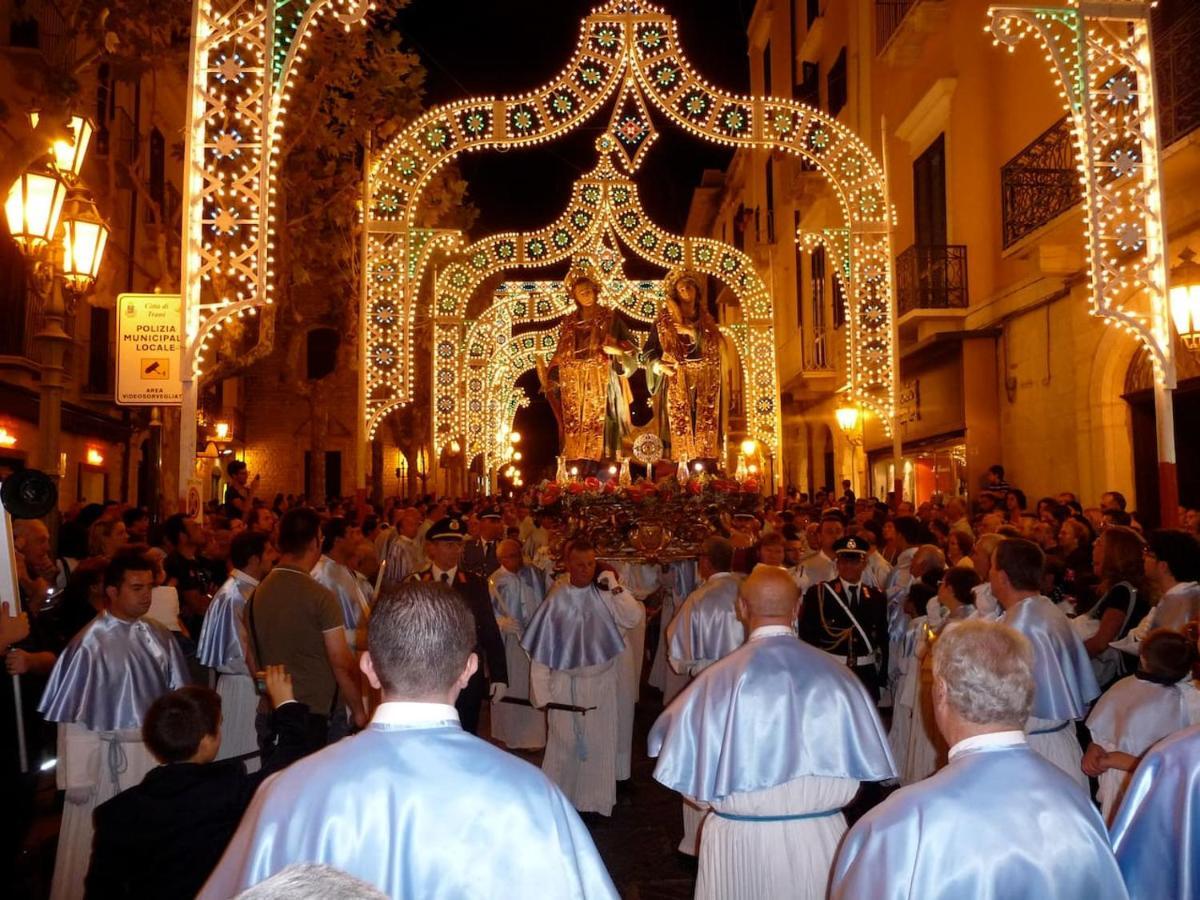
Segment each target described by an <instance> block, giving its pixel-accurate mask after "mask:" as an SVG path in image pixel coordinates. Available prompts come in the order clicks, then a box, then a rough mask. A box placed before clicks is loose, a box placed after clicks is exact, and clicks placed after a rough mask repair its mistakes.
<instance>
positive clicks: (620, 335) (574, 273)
mask: <svg viewBox="0 0 1200 900" xmlns="http://www.w3.org/2000/svg"><path fill="white" fill-rule="evenodd" d="M565 286H566V289H567V295H568V296H569V297H570V298H571V299H572V300H573V301H574V302H575V308H574V309H573V310H572V311H571V312H569V313H567V315H566V316H565V317H564V318H563V320H562V323H561V324H560V325H559V330H558V344H557V346H556V347H555V350H554V356H552V357H551V358H550V363H549V365H548V366H539V370H538V374H539V376H540V378H541V381H542V389H543V390H544V391H545V393H546V396H547V398H548V399H549V400H550V404H551V407H552V408H553V409H554V411H555V413H556V415H557V416H558V430H559V446H560V447H562V455H563V456H564V457H565V458H566V459H568V460H572V461H574V460H590V461H599V460H601V459H615V458H616V457H617V456H618V454H619V451H620V449H621V439H622V438H623V437H624V436H625V435H626V434H628V433H629V430H630V427H631V423H630V419H629V403H630V401H631V400H632V397H633V395H632V392H631V391H630V389H629V381H628V376H629V375H631V374H633V372H634V371H636V369H637V344H636V343H635V342H634V340H633V335H632V334H631V333H630V331H629V328H628V327H627V326H626V324H625V322H624V320H623V319H622V318H621V317H620V316H618V315H617V314H616V313H615V312H614V311H613V310H612V309H610V308H609V307H607V306H601V305H600V302H599V300H600V284H599V281H598V279H597V278H596V277H595V275H594V274H592V270H591V269H590V268H584V267H576V268H573V269H572V270H571V272H570V274H568V275H567V279H566V282H565Z"/></svg>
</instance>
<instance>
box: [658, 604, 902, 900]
mask: <svg viewBox="0 0 1200 900" xmlns="http://www.w3.org/2000/svg"><path fill="white" fill-rule="evenodd" d="M649 751H650V755H651V756H657V757H658V764H657V765H656V767H655V769H654V778H655V779H656V780H657V781H658V782H660V783H661V784H664V785H666V786H667V787H669V788H672V789H673V790H676V791H679V792H680V793H681V794H683V795H684V796H685V797H688V798H691V799H693V800H696V801H702V802H704V803H707V804H708V805H709V806H710V807H711V808H712V813H711V814H710V815H709V817H708V818H707V819H706V820H705V823H704V829H703V831H702V834H701V840H700V861H699V870H698V875H697V879H696V894H695V896H696V897H697V898H699V900H709V898H712V900H764V898H777V897H786V898H801V900H823V898H824V897H825V893H826V888H827V885H828V879H829V871H830V868H831V867H832V865H833V860H834V857H835V854H836V853H837V848H838V842H839V841H840V840H841V837H842V835H843V834H844V833H845V831H846V820H845V818H844V817H843V815H842V807H844V806H845V805H846V804H848V803H849V802H850V801H851V800H852V799H853V798H854V795H855V793H857V791H858V787H859V782H860V781H881V780H884V779H887V778H891V777H893V776H894V775H895V768H894V766H893V764H892V760H891V756H890V755H889V753H888V749H887V739H886V737H885V735H884V733H883V725H882V723H881V722H880V721H879V714H878V713H877V712H876V710H875V705H874V702H873V701H872V700H871V697H870V695H869V694H867V691H866V688H864V687H863V685H862V683H861V682H860V681H859V680H858V679H857V678H856V677H855V676H854V675H853V673H851V672H850V671H849V670H848V669H847V668H846V666H845V665H844V664H839V663H838V662H837V661H836V660H834V659H833V658H832V657H831V656H829V655H828V654H825V653H822V652H821V651H820V650H817V649H816V648H814V647H810V646H808V645H807V644H804V643H802V642H801V641H800V640H799V639H798V638H797V637H796V635H795V632H794V631H793V630H792V629H790V628H788V627H786V626H784V627H780V626H766V627H762V628H757V629H755V630H754V632H753V633H751V635H750V637H749V640H747V642H746V643H745V644H744V645H743V646H742V647H740V648H738V649H737V650H735V651H734V652H733V653H731V654H729V655H728V656H726V657H725V658H724V659H722V660H720V661H719V662H717V663H716V664H714V665H712V666H709V667H708V668H707V669H705V670H704V672H702V673H701V674H700V675H699V676H698V677H697V678H696V680H695V681H693V682H692V683H691V684H690V685H688V686H687V688H685V689H684V691H683V693H682V694H680V695H679V696H678V697H677V698H676V699H675V702H674V703H672V704H671V705H670V706H669V707H668V708H667V709H666V710H665V711H664V712H663V714H662V715H661V716H660V717H659V719H658V721H657V722H655V723H654V727H653V728H652V729H651V730H650V736H649Z"/></svg>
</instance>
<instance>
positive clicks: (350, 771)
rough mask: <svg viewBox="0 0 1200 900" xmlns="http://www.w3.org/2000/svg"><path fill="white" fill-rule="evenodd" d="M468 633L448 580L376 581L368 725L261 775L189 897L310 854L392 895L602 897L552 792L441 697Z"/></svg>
mask: <svg viewBox="0 0 1200 900" xmlns="http://www.w3.org/2000/svg"><path fill="white" fill-rule="evenodd" d="M488 614H489V615H490V614H491V613H490V610H489V611H488ZM476 643H477V636H476V631H475V622H474V618H473V616H472V614H471V611H470V610H469V609H468V608H467V606H466V603H465V602H464V601H463V600H462V599H461V598H460V597H459V595H458V594H457V593H456V592H455V591H453V590H452V589H451V588H449V587H446V586H443V585H441V584H439V583H437V582H431V581H408V582H405V583H404V584H403V585H399V586H393V587H391V588H389V590H387V591H386V592H385V593H384V595H383V596H382V597H381V598H380V599H379V600H378V602H377V603H376V604H375V608H374V610H373V611H372V615H371V619H370V621H369V622H368V624H367V652H366V653H365V654H363V656H362V660H361V668H362V671H363V674H364V675H366V677H367V680H368V681H369V682H370V683H371V686H372V687H373V688H375V689H377V690H380V691H381V692H382V695H383V703H382V704H381V705H380V706H379V708H378V709H377V710H376V711H375V715H374V716H373V717H372V719H371V723H370V725H369V726H368V727H367V728H366V730H364V731H363V732H361V733H360V734H357V735H355V736H353V737H350V738H346V739H344V740H342V741H339V742H338V743H336V744H334V745H332V746H330V747H327V748H326V749H325V750H323V751H321V752H320V753H317V754H314V755H313V756H309V757H308V758H306V759H304V760H302V761H301V762H299V763H296V764H295V765H293V766H292V767H291V768H289V769H287V770H285V771H283V772H281V773H279V774H278V775H275V776H273V777H272V778H270V779H269V780H268V781H267V782H265V783H264V784H263V786H262V787H261V788H260V789H259V791H258V794H257V795H256V796H255V798H254V801H253V803H252V804H251V805H250V808H249V809H248V810H247V811H246V814H245V816H244V817H243V818H242V823H241V825H240V826H239V827H238V830H237V833H236V834H235V835H234V837H233V840H232V841H231V842H230V844H229V847H228V849H227V850H226V851H225V855H224V856H223V857H222V858H221V862H220V863H219V864H218V865H217V868H216V870H215V871H214V872H213V874H212V876H211V877H210V878H209V880H208V883H207V884H205V886H204V889H203V890H202V891H201V893H200V896H201V897H204V898H225V897H231V896H233V895H234V894H236V893H237V892H238V891H239V890H242V889H244V888H246V887H249V886H250V885H253V884H256V883H258V882H260V881H262V880H264V879H266V878H269V877H271V876H272V875H274V874H275V873H277V872H279V871H281V870H283V869H285V868H287V867H288V866H289V865H292V864H293V863H299V862H311V863H325V864H328V865H331V866H333V867H335V868H337V869H341V870H342V871H344V872H346V873H348V874H350V875H353V876H354V877H356V878H360V879H362V880H363V881H366V882H368V883H369V884H372V885H374V886H375V887H377V888H378V889H379V890H381V891H383V892H384V893H386V894H388V895H389V896H392V897H468V896H470V897H482V898H488V897H492V898H497V900H499V898H509V897H576V898H584V900H586V898H615V897H616V896H617V893H616V890H615V889H614V887H613V884H612V881H611V880H610V879H609V877H608V873H607V872H606V871H605V868H604V864H603V863H602V862H601V860H600V856H599V854H597V852H596V847H595V845H594V844H593V843H592V839H591V836H590V835H589V834H588V831H587V829H586V828H585V827H584V825H583V822H582V821H580V819H579V816H578V815H577V814H576V813H575V811H574V810H573V809H571V805H570V803H568V802H567V799H566V798H565V797H564V796H563V794H562V792H561V791H559V790H558V789H557V788H556V787H555V786H554V785H553V784H552V783H551V782H550V781H549V779H547V778H546V777H545V776H544V775H543V774H542V773H541V772H539V771H538V770H537V769H535V768H534V767H533V766H531V765H529V764H528V763H526V762H524V761H522V760H520V759H518V758H517V757H515V756H512V755H510V754H508V753H506V752H505V751H503V750H501V749H500V748H498V747H494V746H492V745H491V744H489V743H487V742H486V741H483V740H481V739H479V738H477V737H475V736H474V735H472V734H468V733H467V732H466V731H464V730H463V728H462V726H461V724H460V722H459V717H458V711H457V710H456V709H455V707H454V701H455V698H456V697H457V696H458V694H459V692H460V691H461V690H462V689H463V688H464V687H466V685H467V683H468V682H469V681H470V680H471V676H472V675H474V674H475V671H476V669H477V668H478V667H479V658H478V656H477V655H476V653H475V646H476Z"/></svg>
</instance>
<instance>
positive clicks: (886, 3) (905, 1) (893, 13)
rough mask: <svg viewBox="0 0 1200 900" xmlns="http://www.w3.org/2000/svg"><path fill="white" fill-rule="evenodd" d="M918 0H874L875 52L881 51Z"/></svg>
mask: <svg viewBox="0 0 1200 900" xmlns="http://www.w3.org/2000/svg"><path fill="white" fill-rule="evenodd" d="M917 2H918V0H875V52H876V53H882V52H883V48H884V47H886V46H887V44H888V41H890V40H891V39H892V35H893V34H895V33H896V30H897V29H898V28H899V27H900V23H901V22H903V21H904V17H905V16H907V15H908V11H909V10H910V9H912V8H913V7H914V6H916V5H917Z"/></svg>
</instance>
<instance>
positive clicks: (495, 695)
mask: <svg viewBox="0 0 1200 900" xmlns="http://www.w3.org/2000/svg"><path fill="white" fill-rule="evenodd" d="M507 693H508V685H507V684H505V683H504V682H503V681H493V682H492V702H493V703H499V702H500V701H501V700H503V699H504V695H505V694H507Z"/></svg>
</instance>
